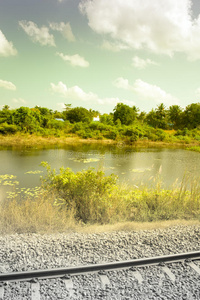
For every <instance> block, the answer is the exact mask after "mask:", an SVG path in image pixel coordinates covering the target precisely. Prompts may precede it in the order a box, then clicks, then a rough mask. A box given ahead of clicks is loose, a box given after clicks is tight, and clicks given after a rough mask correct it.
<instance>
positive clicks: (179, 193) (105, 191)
mask: <svg viewBox="0 0 200 300" xmlns="http://www.w3.org/2000/svg"><path fill="white" fill-rule="evenodd" d="M44 165H45V166H46V168H47V177H46V178H44V180H43V185H42V186H41V187H38V188H35V189H27V190H24V189H23V190H20V189H18V188H17V185H16V184H17V183H16V182H15V178H13V177H8V176H4V177H3V176H1V178H0V179H1V184H2V185H10V186H11V188H12V191H11V192H10V193H9V194H8V199H7V200H6V201H3V200H2V201H1V203H0V232H1V233H15V232H17V233H23V232H62V231H84V230H85V231H92V230H93V231H95V230H97V231H98V230H99V231H101V230H102V229H100V228H104V229H105V230H122V229H123V230H131V229H134V228H143V229H144V228H145V226H147V227H149V226H155V227H156V226H165V225H162V224H166V226H169V224H174V222H181V223H183V222H186V223H188V222H189V221H190V222H191V221H192V222H198V221H199V220H200V184H199V180H197V179H193V180H191V178H190V179H189V178H187V177H185V178H184V179H183V181H182V183H181V184H180V185H179V186H175V185H174V186H173V187H172V188H171V189H169V190H164V189H163V188H162V184H161V182H160V181H159V178H155V186H154V187H152V188H148V187H144V186H141V187H135V186H133V187H127V186H124V185H123V186H122V185H118V184H117V182H116V180H117V178H116V176H115V175H110V176H105V175H104V173H103V172H101V171H97V172H95V171H93V170H87V171H82V172H78V173H76V174H75V173H73V172H72V171H71V170H70V169H63V168H61V170H60V173H59V174H56V173H55V171H54V170H52V169H51V167H50V166H49V165H47V164H44ZM175 220H176V221H175ZM180 220H182V221H180ZM148 222H150V224H151V225H147V223H148ZM163 222H164V223H163ZM166 222H167V223H166ZM152 224H154V225H152ZM95 228H96V229H95ZM104 229H103V230H104Z"/></svg>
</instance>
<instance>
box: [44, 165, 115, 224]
mask: <svg viewBox="0 0 200 300" xmlns="http://www.w3.org/2000/svg"><path fill="white" fill-rule="evenodd" d="M42 164H43V166H45V167H46V169H47V176H46V178H44V179H43V183H44V186H45V187H46V188H47V189H52V190H53V191H54V192H55V193H57V195H58V198H61V199H63V200H64V201H65V204H66V206H67V208H68V209H72V208H74V210H75V212H76V213H75V217H76V218H77V219H79V220H81V221H83V222H84V223H86V222H104V221H105V220H106V221H108V220H107V218H106V215H107V213H106V211H107V209H108V208H109V205H110V204H109V202H107V199H109V194H110V192H111V190H112V189H113V187H114V185H115V184H116V180H117V176H115V175H110V176H105V175H104V173H103V172H102V171H97V172H95V171H94V170H93V169H89V170H83V171H82V172H78V173H76V174H75V173H74V172H73V171H72V170H71V169H69V168H66V169H64V168H61V169H60V174H56V172H55V170H52V169H51V167H50V166H49V165H48V164H47V163H44V162H43V163H42Z"/></svg>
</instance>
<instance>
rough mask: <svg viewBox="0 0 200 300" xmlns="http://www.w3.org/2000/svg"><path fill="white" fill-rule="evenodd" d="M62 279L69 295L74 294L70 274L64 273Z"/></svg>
mask: <svg viewBox="0 0 200 300" xmlns="http://www.w3.org/2000/svg"><path fill="white" fill-rule="evenodd" d="M62 279H63V281H64V283H65V287H66V289H67V290H68V292H69V296H70V297H72V296H73V294H74V285H73V281H72V278H71V276H70V275H65V276H64V277H63V278H62Z"/></svg>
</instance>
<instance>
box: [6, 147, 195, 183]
mask: <svg viewBox="0 0 200 300" xmlns="http://www.w3.org/2000/svg"><path fill="white" fill-rule="evenodd" d="M41 161H47V162H48V163H49V164H50V165H51V166H52V167H53V168H55V169H56V170H59V168H60V167H62V166H63V167H65V168H66V167H68V168H71V169H72V170H73V171H74V172H78V171H80V170H83V169H88V168H89V167H93V168H95V169H96V170H103V171H104V172H105V173H106V175H109V174H111V173H114V174H116V175H118V177H119V181H120V182H126V183H127V184H131V185H132V184H135V185H140V184H141V183H143V184H147V185H151V184H152V180H150V178H155V176H157V174H158V172H159V170H161V166H162V172H161V174H160V176H161V177H162V180H163V183H164V187H169V186H171V185H172V184H173V183H174V182H175V180H176V179H177V178H179V180H181V179H182V178H183V176H184V173H185V172H186V171H187V172H189V174H191V175H194V176H199V165H200V155H199V153H196V152H192V151H186V150H183V149H155V148H154V149H153V148H152V149H150V148H148V149H131V148H125V147H121V148H120V147H114V146H110V145H107V146H104V145H95V144H92V145H88V144H86V145H81V146H77V145H68V146H66V147H65V148H53V149H52V148H51V149H39V150H38V149H28V150H20V151H18V150H12V149H7V150H0V166H1V169H0V174H13V175H16V176H17V180H18V181H19V182H20V186H21V187H34V186H37V185H39V184H40V176H41V175H42V174H44V172H45V170H44V168H43V167H41V166H40V163H41ZM30 171H33V172H30ZM27 172H28V173H27ZM42 172H43V173H42Z"/></svg>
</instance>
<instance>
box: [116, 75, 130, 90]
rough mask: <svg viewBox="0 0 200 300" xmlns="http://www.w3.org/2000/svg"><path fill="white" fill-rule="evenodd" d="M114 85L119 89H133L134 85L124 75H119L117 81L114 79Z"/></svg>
mask: <svg viewBox="0 0 200 300" xmlns="http://www.w3.org/2000/svg"><path fill="white" fill-rule="evenodd" d="M113 85H114V86H116V87H117V88H119V89H124V90H131V89H132V87H131V86H130V85H129V82H128V79H125V78H123V77H119V78H117V79H116V80H115V81H113Z"/></svg>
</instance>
